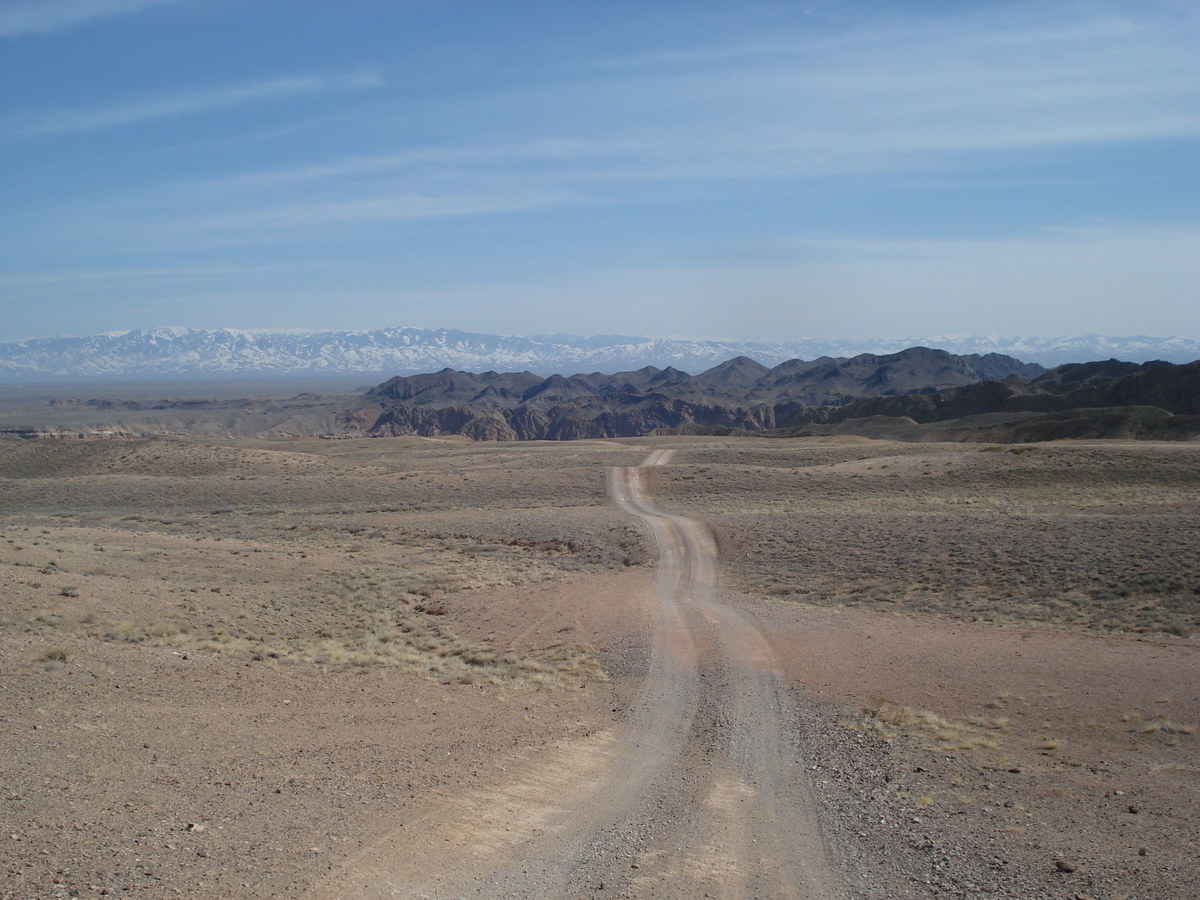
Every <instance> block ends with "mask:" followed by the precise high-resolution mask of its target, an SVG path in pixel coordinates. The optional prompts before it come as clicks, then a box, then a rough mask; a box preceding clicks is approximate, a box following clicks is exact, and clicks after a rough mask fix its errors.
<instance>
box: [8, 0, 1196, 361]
mask: <svg viewBox="0 0 1200 900" xmlns="http://www.w3.org/2000/svg"><path fill="white" fill-rule="evenodd" d="M0 85H2V86H3V90H2V91H0V341H13V340H21V339H26V338H32V337H43V336H52V335H60V334H77V335H86V334H95V333H102V332H108V331H123V330H128V329H149V328H154V327H158V326H165V325H174V326H187V327H191V328H202V329H213V328H222V327H229V328H238V329H247V330H285V329H289V330H365V329H374V328H384V327H394V326H402V325H412V326H420V327H428V328H443V327H444V328H458V329H463V330H467V331H475V332H485V333H498V334H517V335H531V334H536V333H548V332H563V333H574V334H583V335H596V334H611V333H616V334H635V335H647V336H652V337H665V336H672V337H692V338H712V339H727V340H781V341H782V340H799V339H802V338H832V337H907V336H927V335H942V334H988V333H993V334H1002V335H1024V336H1042V337H1050V336H1059V335H1078V334H1088V333H1098V334H1107V335H1114V336H1132V335H1160V336H1167V335H1177V336H1189V337H1195V336H1200V4H1197V3H1195V2H1194V0H1136V2H1056V0H1039V2H1032V3H1022V2H999V0H991V2H972V0H945V2H940V0H923V2H915V0H914V2H887V0H871V2H867V0H846V2H831V0H813V2H809V3H804V2H763V0H743V2H739V3H729V2H708V0H687V2H683V0H678V2H656V0H637V2H626V0H607V2H575V3H563V2H523V0H480V2H472V0H430V2H425V0H346V2H343V3H330V2H327V0H0Z"/></svg>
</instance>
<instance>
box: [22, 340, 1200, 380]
mask: <svg viewBox="0 0 1200 900" xmlns="http://www.w3.org/2000/svg"><path fill="white" fill-rule="evenodd" d="M916 346H922V347H931V348H935V349H940V350H947V351H949V352H951V353H955V354H961V355H967V354H987V353H1000V354H1004V355H1007V356H1013V357H1016V358H1017V359H1020V360H1022V361H1023V362H1030V363H1038V364H1040V365H1043V366H1056V365H1060V364H1062V363H1065V362H1087V361H1092V360H1102V359H1110V358H1116V359H1120V360H1125V361H1128V362H1145V361H1147V360H1152V359H1162V360H1166V361H1168V362H1175V363H1183V362H1191V361H1192V360H1195V359H1200V339H1197V338H1184V337H1146V336H1138V337H1105V336H1102V335H1094V334H1089V335H1082V336H1078V337H1057V338H1035V337H1006V336H1001V335H939V336H933V337H920V338H895V339H891V338H888V339H876V338H847V339H841V340H817V339H806V340H799V341H789V342H782V343H762V342H739V341H699V340H676V339H666V338H659V339H652V338H644V337H628V336H623V335H600V336H597V337H590V338H584V337H578V336H576V335H568V334H539V335H534V336H532V337H513V336H501V335H491V334H471V333H469V332H464V331H451V330H446V329H437V330H431V329H424V328H385V329H380V330H376V331H323V332H304V333H289V332H263V331H238V330H234V329H228V328H223V329H219V330H216V331H203V330H194V329H190V328H157V329H154V330H152V331H122V332H110V333H108V334H99V335H91V336H87V337H52V338H35V339H32V340H25V341H13V342H9V343H3V344H0V381H9V382H13V381H40V380H46V379H64V378H76V379H113V378H122V379H129V378H132V379H139V378H164V377H165V378H187V377H191V378H196V377H220V376H247V375H271V376H284V375H322V374H328V375H356V374H362V375H370V376H376V375H379V376H385V377H388V376H393V375H412V374H417V373H421V372H432V371H436V370H439V369H442V368H446V367H450V368H454V369H459V370H466V371H475V372H482V371H487V370H496V371H502V372H517V371H526V370H528V371H531V372H534V373H537V374H540V375H552V374H566V375H569V374H575V373H579V372H605V373H611V372H618V371H628V370H632V369H637V368H640V367H642V366H647V365H653V366H658V367H660V368H662V367H666V366H674V367H676V368H678V369H682V370H684V371H688V372H699V371H703V370H704V369H707V368H710V367H711V366H713V365H716V364H718V363H721V362H723V361H725V360H727V359H731V358H733V357H736V356H748V357H751V358H752V359H755V360H757V361H758V362H760V363H762V364H764V365H766V366H775V365H778V364H779V363H781V362H784V361H786V360H789V359H804V360H811V359H816V358H819V357H822V356H831V357H852V356H857V355H858V354H860V353H879V354H885V353H896V352H899V351H900V350H904V349H907V348H909V347H916Z"/></svg>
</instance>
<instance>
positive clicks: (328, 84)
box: [4, 71, 383, 137]
mask: <svg viewBox="0 0 1200 900" xmlns="http://www.w3.org/2000/svg"><path fill="white" fill-rule="evenodd" d="M382 84H383V81H382V79H381V78H380V77H379V75H378V74H377V73H375V72H371V71H362V72H354V73H348V74H339V75H307V76H301V77H293V78H275V79H270V80H267V81H258V82H253V83H251V84H241V85H230V86H226V87H220V88H209V89H206V90H199V91H185V92H181V93H175V94H166V95H159V96H156V97H150V98H147V99H145V100H138V101H134V102H131V103H126V104H122V105H119V106H108V107H103V108H100V109H60V110H43V111H40V112H34V113H25V114H18V115H16V116H13V117H12V118H10V119H9V121H8V123H7V125H6V127H5V128H4V133H5V134H7V135H8V136H10V137H33V136H39V135H58V134H77V133H83V132H90V131H103V130H105V129H109V128H119V127H122V126H125V125H132V124H134V123H137V122H144V121H150V120H155V119H164V118H172V117H176V116H184V115H190V114H193V113H203V112H209V111H211V110H218V109H226V108H229V107H233V106H240V105H243V104H247V103H261V102H268V101H272V100H281V99H285V98H287V97H293V96H299V95H304V94H314V93H320V92H324V91H334V90H360V89H363V88H374V87H379V86H381V85H382Z"/></svg>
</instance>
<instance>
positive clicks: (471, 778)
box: [0, 439, 1200, 898]
mask: <svg viewBox="0 0 1200 900" xmlns="http://www.w3.org/2000/svg"><path fill="white" fill-rule="evenodd" d="M660 446H661V447H669V448H671V449H673V450H674V451H675V454H674V457H673V458H672V459H671V460H670V464H669V465H667V466H662V467H657V468H656V470H655V472H654V473H653V475H652V477H650V478H648V481H647V484H648V487H649V492H650V495H651V496H652V497H653V498H654V502H655V503H657V505H658V506H659V507H661V508H665V509H670V510H674V511H677V512H679V513H682V514H684V515H685V516H686V517H687V518H688V519H689V520H693V521H696V522H700V523H705V524H706V525H708V526H710V527H711V528H712V529H713V534H714V535H715V538H716V541H717V543H718V545H719V546H720V548H721V551H722V557H723V558H722V578H723V585H724V588H723V590H722V591H721V593H720V594H719V595H713V602H715V603H719V604H720V607H721V608H723V609H729V610H731V611H733V612H734V614H735V616H736V620H737V621H741V622H744V623H746V626H747V627H748V628H749V629H750V630H749V631H748V632H747V634H758V635H761V636H762V637H763V639H764V641H765V646H766V652H767V653H769V656H770V658H771V659H773V660H774V661H775V666H776V667H777V669H778V671H779V672H780V674H781V675H782V676H783V677H782V679H780V680H778V682H777V683H778V684H779V686H780V691H781V693H779V694H778V695H777V697H776V705H775V706H774V707H773V709H774V710H775V712H772V714H771V715H772V716H775V715H776V714H778V715H779V716H782V718H780V719H778V720H776V721H778V724H779V729H778V733H779V735H780V736H781V738H782V740H783V744H784V745H785V746H786V747H787V748H788V752H789V753H790V754H792V755H791V756H790V757H789V760H790V761H789V762H788V763H787V766H789V767H792V768H790V769H788V771H792V773H793V775H795V776H796V778H795V779H794V780H795V784H796V785H799V787H798V788H797V789H796V792H795V793H794V794H793V795H792V796H791V797H784V798H781V799H780V800H779V802H782V803H784V804H785V805H788V804H792V805H793V806H794V811H795V818H793V819H791V820H790V821H792V822H793V825H795V824H796V823H803V822H808V821H811V822H812V823H813V824H814V828H815V832H814V836H812V837H811V839H810V838H805V839H803V840H801V839H800V838H799V837H797V838H796V840H795V841H794V842H793V843H791V844H790V845H789V844H787V843H786V842H785V843H783V844H779V845H776V846H775V848H774V849H771V850H769V851H768V852H765V853H763V854H759V855H756V854H755V853H754V852H752V851H753V848H754V847H756V846H757V844H745V842H743V844H744V845H743V844H739V840H741V838H743V837H747V836H748V840H749V841H758V840H759V838H760V837H761V835H758V834H755V833H753V831H752V830H748V826H747V825H746V823H747V821H751V820H753V821H754V823H755V825H756V827H757V825H758V824H761V820H763V819H764V816H763V815H758V814H756V815H753V816H751V817H749V818H747V817H746V816H744V815H742V816H741V817H740V818H739V817H738V816H735V815H733V811H734V810H736V808H737V807H738V806H740V805H742V803H743V801H744V800H745V799H746V798H747V797H750V796H752V794H751V793H747V792H746V791H745V790H744V788H745V784H744V783H741V782H739V781H738V780H737V779H734V778H730V777H726V778H725V780H724V781H722V780H721V779H720V778H719V777H718V776H719V775H720V774H721V767H722V766H725V768H726V770H727V771H726V773H725V774H726V775H727V776H728V775H729V771H728V770H729V766H728V765H727V763H728V760H729V759H730V757H729V756H728V755H727V752H728V748H729V747H731V746H742V747H749V746H751V745H752V744H753V745H754V746H756V747H757V746H758V745H759V744H760V743H761V741H758V742H755V741H752V742H750V743H746V740H748V739H746V738H744V737H743V739H742V744H740V745H739V744H738V742H737V741H736V740H734V741H732V742H731V741H730V740H729V739H728V735H729V733H730V731H731V729H730V727H729V723H730V722H736V721H737V720H738V718H737V715H736V714H734V713H731V712H729V710H730V709H731V708H736V706H732V707H731V704H730V701H729V698H731V697H736V696H739V694H738V693H737V691H736V690H734V691H733V692H732V693H731V692H730V690H731V689H730V685H733V686H735V687H736V686H737V685H741V686H743V687H744V686H745V685H746V683H747V682H745V681H744V672H742V671H741V669H740V668H739V666H742V667H743V668H744V663H745V660H744V659H741V660H739V659H738V658H737V654H735V653H732V652H730V651H728V650H726V651H720V650H719V649H718V648H720V647H721V646H723V643H722V641H723V638H724V636H725V635H726V633H727V632H729V630H730V627H729V626H728V625H724V626H723V625H721V624H720V621H719V620H718V622H717V624H716V625H713V624H711V623H710V624H707V625H706V624H704V621H703V616H701V617H699V618H696V617H694V616H693V617H692V618H689V619H688V621H689V623H691V626H692V629H691V631H690V633H691V634H692V637H693V649H694V651H695V653H696V659H697V660H698V664H697V668H696V671H697V673H699V675H700V676H701V677H698V678H697V679H696V682H695V685H694V693H693V694H688V693H686V692H685V693H684V695H683V696H684V697H685V698H686V697H693V696H694V698H696V699H695V701H694V702H695V704H696V705H695V709H696V710H698V711H699V713H698V717H697V718H696V719H695V720H694V721H697V722H699V725H698V726H697V727H696V729H694V730H687V731H683V732H681V731H680V729H679V728H678V727H675V728H674V729H672V728H667V729H666V731H665V734H667V735H674V737H673V738H672V740H677V742H678V743H679V744H680V750H679V752H680V753H681V754H682V755H683V757H684V758H686V759H687V760H688V762H687V764H686V765H685V766H684V767H683V768H682V769H678V770H675V769H672V768H671V767H669V766H668V767H666V768H665V769H662V770H661V771H668V770H669V771H674V772H675V773H676V774H674V775H671V774H667V775H665V776H663V775H661V772H660V773H659V774H654V775H647V776H645V777H646V779H648V780H643V781H638V778H639V777H642V776H638V775H637V772H638V771H639V770H638V769H637V764H639V763H638V761H639V760H642V761H643V762H644V760H645V757H644V756H639V754H638V752H637V750H636V746H634V745H636V743H637V740H636V738H637V736H638V735H645V734H647V733H648V732H647V729H648V728H650V726H651V725H652V724H654V723H655V722H657V721H658V720H659V719H660V718H662V717H661V716H650V717H647V716H646V710H647V709H658V710H659V712H660V713H661V712H662V710H663V709H664V707H661V706H659V707H654V705H653V703H651V702H649V701H648V695H647V693H646V691H647V685H648V684H651V685H652V684H655V683H656V682H655V680H654V673H655V671H656V669H655V666H656V662H655V661H656V659H657V660H660V663H661V660H662V659H663V655H662V652H661V648H660V652H659V653H658V654H657V655H656V653H655V643H654V636H655V635H656V634H661V630H660V628H659V624H660V623H661V612H660V607H659V606H658V605H657V601H656V599H655V598H656V597H658V596H660V594H661V591H659V593H656V588H655V579H656V577H658V578H659V579H661V577H662V572H663V569H664V568H667V567H666V566H660V567H658V568H657V569H655V567H654V566H653V562H654V558H655V553H654V549H653V544H652V543H651V542H650V541H648V540H647V537H648V533H647V532H644V531H643V530H642V526H641V525H639V523H638V521H637V520H636V519H635V518H634V517H633V516H630V515H627V514H624V513H622V512H621V511H619V510H617V509H615V508H614V507H613V506H612V505H611V504H610V503H609V501H608V499H607V496H606V477H607V474H606V473H607V471H608V469H609V468H610V467H613V466H621V467H628V466H634V465H637V464H638V463H639V462H640V461H642V460H643V459H644V458H645V457H646V455H647V454H648V453H649V451H650V450H651V449H653V447H660ZM1198 451H1200V448H1196V447H1194V446H1190V445H1188V446H1184V445H1173V446H1168V445H1143V446H1133V445H1103V444H1092V445H1078V444H1071V445H1038V446H1037V447H1035V448H1034V449H1033V450H1032V451H1030V452H1023V453H1012V452H1007V451H1004V450H999V451H997V450H992V451H989V450H987V448H979V447H970V448H967V447H963V446H961V445H945V446H943V445H921V446H919V447H913V446H911V445H892V444H885V443H881V442H866V441H855V440H850V441H845V440H834V441H828V440H807V441H806V440H795V441H779V442H771V441H761V440H746V441H711V440H708V441H701V440H688V439H669V440H668V439H661V440H656V441H651V440H638V441H625V442H581V443H579V444H565V445H522V446H512V445H507V446H505V445H471V444H467V443H464V442H461V441H456V440H451V441H446V442H434V441H422V440H416V439H396V440H380V441H364V442H351V441H342V442H318V441H311V442H306V441H294V442H288V443H271V444H262V443H260V444H254V443H241V444H233V443H229V442H223V443H211V444H206V443H201V442H196V441H186V440H180V441H173V440H158V441H137V442H125V441H113V442H96V443H86V444H84V443H67V442H33V443H25V442H16V441H4V442H0V680H2V683H3V685H4V690H3V692H2V693H0V722H2V724H3V732H2V733H3V734H4V735H5V737H4V742H3V748H4V751H5V752H4V754H3V756H2V757H0V784H3V796H2V797H0V838H2V840H0V897H5V898H8V897H12V898H17V897H21V898H24V897H60V896H61V897H66V896H101V895H104V896H131V897H132V896H143V897H160V896H190V897H213V898H216V897H264V896H277V897H312V898H318V897H333V896H378V897H391V896H396V897H408V896H420V895H421V894H420V893H419V891H420V890H422V889H425V888H422V885H425V886H426V888H428V889H426V893H427V894H428V895H430V896H446V897H448V896H456V895H475V896H502V895H505V894H503V893H501V892H500V890H499V889H498V888H497V887H495V886H494V885H493V884H492V883H491V881H489V878H490V877H491V876H493V875H494V874H495V873H497V872H500V873H502V874H503V873H507V874H506V875H505V877H510V878H512V879H515V880H511V881H509V882H507V884H508V885H509V886H510V887H511V886H513V885H515V886H516V887H515V889H516V890H517V891H519V892H523V893H521V894H520V895H524V896H565V897H575V896H584V895H588V896H594V895H597V894H599V895H604V894H610V895H614V896H629V897H638V896H661V897H684V896H700V895H702V894H703V893H705V892H706V891H707V892H708V893H711V894H712V895H713V896H780V895H786V892H785V891H784V888H783V887H780V885H781V884H783V885H784V887H786V882H782V881H776V882H773V881H771V880H770V879H771V878H775V877H776V876H777V875H778V873H779V872H781V871H787V870H788V867H789V866H796V865H801V866H809V867H810V870H809V871H808V872H806V873H805V875H804V877H802V878H798V879H796V881H798V882H800V883H802V884H808V885H811V884H814V883H817V882H820V887H819V891H816V890H810V891H809V894H810V895H827V896H846V897H871V898H875V897H878V898H883V897H935V896H972V897H1004V896H1020V897H1077V896H1080V897H1094V898H1116V897H1125V898H1133V897H1188V896H1194V885H1195V884H1196V883H1197V882H1200V871H1198V866H1197V863H1196V861H1195V859H1194V854H1193V853H1192V849H1191V848H1192V847H1193V846H1194V845H1195V842H1196V839H1197V834H1196V830H1197V826H1196V824H1195V810H1196V808H1197V800H1200V797H1197V792H1198V785H1200V779H1198V777H1197V776H1198V775H1200V758H1198V757H1200V753H1198V751H1197V738H1196V736H1195V734H1194V732H1195V728H1194V726H1195V725H1196V724H1197V723H1198V721H1200V691H1198V689H1197V687H1196V686H1197V685H1198V684H1200V680H1198V679H1197V675H1200V672H1198V671H1197V668H1198V667H1200V662H1198V660H1200V653H1198V650H1200V645H1198V642H1197V641H1196V640H1194V639H1192V638H1190V637H1182V636H1181V635H1182V634H1188V633H1190V631H1191V630H1192V629H1193V628H1194V627H1195V626H1196V623H1197V619H1196V605H1197V603H1198V602H1200V599H1198V598H1197V596H1196V593H1195V589H1196V588H1197V584H1195V576H1194V573H1195V572H1196V571H1200V566H1198V565H1197V563H1198V562H1200V560H1198V559H1197V557H1198V555H1200V546H1198V541H1197V538H1196V537H1195V535H1196V534H1197V530H1196V527H1195V526H1196V524H1197V518H1198V517H1200V495H1198V493H1197V486H1198V485H1200V465H1198V462H1200V460H1198V457H1197V453H1198ZM759 551H761V552H759ZM1122 592H1124V593H1122ZM685 615H687V616H691V615H692V614H691V613H687V614H685ZM656 623H659V624H656ZM757 652H759V653H762V652H763V649H762V648H761V647H760V648H759V650H758V651H757ZM710 654H715V655H710ZM743 655H745V654H743ZM706 660H709V661H711V664H709V663H705V661H706ZM657 683H660V684H661V682H657ZM689 690H693V688H689ZM649 696H651V698H652V696H653V695H649ZM745 696H747V697H755V698H758V699H755V700H754V701H753V702H752V703H751V705H754V704H757V703H759V701H760V700H761V699H762V697H763V696H765V695H763V694H756V693H751V694H748V695H745ZM722 698H724V699H722ZM688 702H689V703H690V702H692V701H690V700H689V701H688ZM721 710H725V712H724V713H722V712H721ZM722 716H725V718H721V717H722ZM752 721H759V722H761V721H772V719H766V720H764V719H761V718H760V719H757V720H752ZM639 729H640V730H639ZM732 731H734V732H736V731H737V729H736V727H735V728H733V729H732ZM721 735H724V737H720V736H721ZM747 752H750V751H747ZM753 752H757V750H755V751H753ZM723 754H724V755H723ZM651 755H652V754H651ZM752 755H753V754H752ZM722 760H724V761H725V762H722ZM797 764H799V765H800V766H801V769H800V770H798V771H797V770H796V769H795V767H796V766H797ZM656 771H658V770H656ZM614 772H618V773H620V772H624V773H626V774H627V775H628V776H629V777H628V779H627V780H626V782H625V783H626V784H627V785H634V786H635V787H639V786H640V789H639V790H635V791H632V792H631V793H626V794H625V795H624V797H623V799H622V797H621V796H614V795H613V794H612V791H610V790H607V789H606V790H605V793H604V802H603V803H601V804H599V806H600V807H601V808H603V809H604V810H607V812H605V813H604V814H603V815H601V814H598V813H595V812H589V810H590V809H592V808H593V807H595V806H596V805H597V804H596V803H594V802H592V801H594V800H595V797H596V791H597V790H598V789H600V788H602V787H604V786H606V785H609V786H611V785H613V784H620V783H621V782H614V781H612V776H613V773H614ZM771 777H772V778H775V777H776V776H771ZM739 784H740V785H741V786H740V787H739ZM722 787H723V788H724V791H723V792H722V790H718V788H722ZM589 798H591V800H589ZM589 804H590V805H589ZM614 809H616V810H618V812H619V813H620V814H619V815H616V816H615V817H614V815H613V810H614ZM580 811H583V812H582V819H581V817H580ZM789 815H790V814H789ZM606 817H607V818H606ZM785 818H786V817H785ZM738 823H740V824H738ZM788 830H789V829H785V832H786V831H788ZM790 830H791V831H792V832H795V831H796V828H795V827H793V828H791V829H790ZM770 840H772V841H776V840H779V838H778V837H777V836H772V837H771V838H770ZM814 841H816V842H817V843H816V844H814V843H813V842H814ZM817 845H819V847H820V849H821V854H820V855H821V856H823V859H822V860H821V861H820V862H819V877H816V876H814V875H813V872H812V871H811V866H812V865H817V863H814V859H815V854H814V850H813V848H814V847H815V846H817ZM539 848H541V849H545V848H551V850H552V852H551V853H550V854H549V856H546V855H545V854H541V855H539V853H538V852H531V851H536V850H538V849H539ZM581 848H582V849H581ZM588 848H591V849H590V850H589V849H588ZM681 848H682V849H681ZM722 848H723V853H722V852H718V851H722ZM730 848H734V849H730ZM555 853H557V854H558V855H557V856H555V855H554V854H555ZM547 859H550V860H554V859H557V860H559V862H560V863H561V864H562V866H564V867H565V868H562V867H560V868H556V866H557V865H558V863H554V862H552V861H551V862H547ZM772 860H774V862H772ZM747 861H756V863H755V864H756V865H759V866H760V868H759V869H758V870H755V871H757V874H753V873H752V874H751V876H750V877H746V875H745V873H746V872H747V871H750V870H748V869H747V868H746V863H747ZM522 864H524V866H523V867H524V868H525V869H533V870H536V872H538V873H540V874H536V873H535V875H533V876H529V877H526V874H527V873H525V872H521V871H520V869H521V868H522ZM514 865H515V866H516V867H517V868H515V869H514ZM635 866H636V868H635ZM780 877H781V876H780ZM814 877H815V878H816V880H815V881H814ZM522 879H524V880H522ZM545 879H551V881H552V883H551V889H550V890H547V891H545V892H542V893H535V891H539V890H540V887H539V885H544V884H547V883H548V882H546V880H545ZM601 884H603V887H601ZM429 886H432V887H431V888H430V887H429ZM788 889H790V888H788ZM430 890H432V891H433V893H430ZM443 890H454V891H455V892H457V893H442V892H441V891H443ZM803 890H808V888H796V894H797V895H803V893H801V892H802V891H803ZM601 892H603V893H601ZM820 892H824V894H821V893H820Z"/></svg>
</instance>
